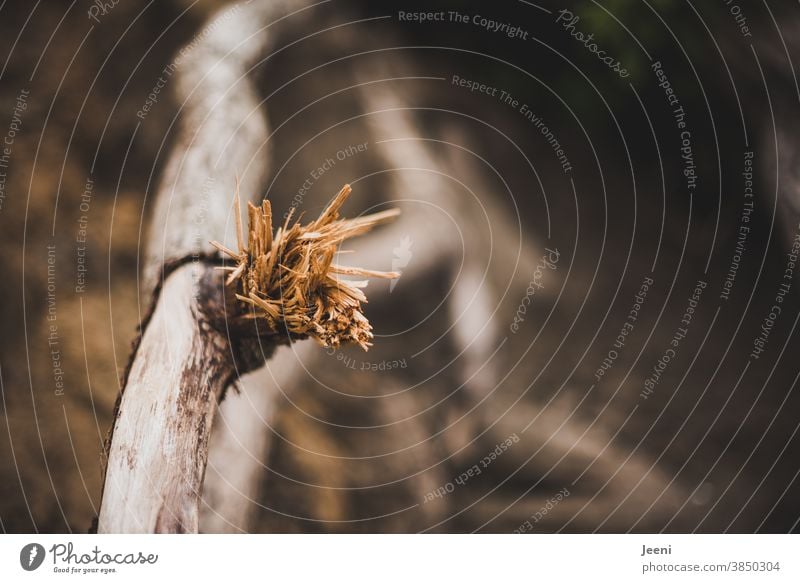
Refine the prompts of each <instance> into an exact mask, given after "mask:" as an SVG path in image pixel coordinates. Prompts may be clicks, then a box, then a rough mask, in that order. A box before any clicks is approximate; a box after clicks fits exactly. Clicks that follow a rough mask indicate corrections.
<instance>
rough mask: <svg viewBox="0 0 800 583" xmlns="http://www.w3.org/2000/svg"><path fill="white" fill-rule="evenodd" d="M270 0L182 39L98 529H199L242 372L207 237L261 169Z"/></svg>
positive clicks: (252, 189)
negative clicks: (170, 144) (222, 403)
mask: <svg viewBox="0 0 800 583" xmlns="http://www.w3.org/2000/svg"><path fill="white" fill-rule="evenodd" d="M275 8H276V7H275V5H274V4H273V3H270V2H266V1H261V2H243V3H240V4H237V5H234V6H233V7H232V8H229V9H227V10H226V11H224V12H223V13H221V14H220V15H219V16H218V17H217V18H216V20H215V21H214V22H212V23H211V24H209V25H208V26H207V27H206V28H205V29H204V30H203V32H202V33H201V34H200V35H198V37H197V39H196V40H195V41H193V42H192V43H190V45H189V46H190V47H191V48H190V50H189V51H188V52H187V53H185V54H183V55H182V60H181V63H180V67H179V70H178V71H177V72H176V74H175V83H176V89H177V94H178V102H179V103H180V104H181V111H180V116H181V117H180V121H179V130H178V137H177V140H176V145H175V146H174V149H173V150H172V153H171V154H170V156H169V159H168V161H167V165H166V169H165V173H164V176H163V179H162V181H161V183H160V186H159V188H158V190H157V192H156V194H155V203H154V207H155V208H154V213H153V224H152V226H151V229H150V232H149V237H148V240H147V245H146V258H145V265H144V268H143V291H144V293H145V294H149V293H150V292H151V291H152V290H156V291H155V293H156V294H157V297H156V299H155V301H156V303H155V307H154V311H153V313H152V316H151V317H150V319H149V321H147V322H145V323H144V324H143V331H142V336H141V339H140V343H139V346H138V348H137V350H136V352H135V354H134V356H133V362H132V364H131V367H130V370H129V372H128V375H127V379H126V384H125V388H124V392H123V394H122V396H121V400H120V402H119V406H118V410H117V414H116V419H115V424H114V427H113V430H112V434H111V438H110V445H109V451H108V461H107V466H106V476H105V482H104V488H103V498H102V503H101V508H100V515H99V519H98V531H99V532H105V533H110V532H120V533H121V532H197V531H198V528H199V518H198V516H199V496H200V490H201V487H202V483H203V478H204V474H205V467H206V460H207V449H208V439H209V435H210V432H211V427H212V422H213V418H214V414H215V410H216V407H217V402H218V400H219V398H220V397H221V396H222V394H223V391H224V390H225V388H226V386H227V385H228V384H229V383H230V382H231V381H232V379H233V378H234V377H235V376H236V375H237V374H239V373H240V372H246V371H245V370H241V364H242V363H236V362H234V359H233V357H232V353H234V352H235V351H236V348H233V349H232V348H231V346H230V341H229V340H230V339H229V337H228V335H227V330H225V327H224V326H219V325H218V323H217V322H212V321H211V320H212V319H213V317H212V318H209V317H208V311H209V302H211V303H214V302H220V299H219V298H218V297H216V296H215V294H218V293H219V288H218V282H219V279H218V277H216V275H217V274H215V273H214V271H213V266H212V265H211V264H210V263H208V262H207V261H206V258H207V257H208V255H209V254H210V252H211V247H210V245H209V241H210V240H212V239H217V240H222V241H224V242H228V243H231V244H233V241H234V240H235V229H234V228H233V225H234V224H235V221H233V220H232V216H231V209H232V200H233V196H234V191H233V188H232V185H233V184H234V183H235V178H236V177H237V176H238V177H240V180H241V185H242V190H243V191H244V192H246V193H256V192H259V190H260V187H261V186H262V185H263V182H264V177H265V175H266V167H265V164H264V162H263V160H261V159H260V158H257V157H256V156H257V153H258V152H259V148H261V147H262V146H263V144H264V142H265V140H266V136H267V126H266V120H265V118H264V116H263V114H262V112H261V110H260V109H259V107H258V101H257V99H256V91H255V90H254V89H253V87H252V86H251V82H250V80H249V77H248V74H249V68H250V67H251V64H252V63H253V62H254V61H255V60H256V58H257V57H258V56H260V55H262V54H263V52H264V50H265V47H266V41H267V34H266V32H265V30H264V27H265V25H264V22H265V20H266V17H267V15H268V14H269V13H270V11H271V10H273V9H275ZM173 270H174V271H173ZM162 280H163V283H162V285H161V287H160V292H159V288H158V285H157V284H158V282H159V281H162ZM220 306H221V303H217V304H215V306H214V308H217V309H219V308H220ZM265 352H266V353H267V354H268V353H269V352H270V348H269V347H267V348H266V349H265ZM247 366H249V365H247ZM237 367H238V370H237Z"/></svg>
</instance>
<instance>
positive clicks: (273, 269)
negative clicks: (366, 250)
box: [212, 184, 399, 350]
mask: <svg viewBox="0 0 800 583" xmlns="http://www.w3.org/2000/svg"><path fill="white" fill-rule="evenodd" d="M351 191H352V189H351V188H350V185H347V184H346V185H345V186H344V187H343V188H342V189H341V190H340V191H339V193H338V194H337V195H336V196H335V197H334V198H333V200H332V201H331V202H330V203H329V204H328V206H327V207H326V208H325V210H324V211H323V212H322V214H320V216H319V218H318V219H316V220H315V221H312V222H310V223H307V224H305V225H301V224H300V219H297V220H295V221H293V220H292V219H293V214H294V209H292V211H291V212H290V213H289V215H288V216H287V218H286V221H285V222H284V224H283V226H282V227H280V228H278V230H277V231H275V233H274V234H273V229H272V206H271V204H270V201H269V200H264V201H263V202H262V203H261V206H254V205H252V204H250V203H248V209H247V210H248V213H247V214H248V219H249V227H248V237H247V243H246V244H245V242H244V233H243V228H242V224H241V218H240V212H239V196H238V192H237V195H236V197H235V199H234V201H235V206H236V209H235V214H236V233H237V237H238V245H239V250H238V251H233V250H231V249H228V248H227V247H225V246H224V245H222V244H220V243H218V242H216V241H213V242H212V244H213V245H214V246H215V247H216V248H217V249H219V250H220V251H222V252H223V253H224V254H226V255H228V256H229V257H231V258H232V259H234V260H235V261H236V266H235V267H222V268H221V269H224V270H228V271H230V274H229V275H228V278H227V280H226V282H225V283H226V285H227V286H234V288H235V295H236V298H237V299H238V300H239V301H240V302H241V308H242V310H241V313H240V317H242V318H249V319H255V320H256V321H257V322H261V323H263V324H266V327H267V328H268V330H269V332H271V333H273V334H278V335H280V334H287V335H288V336H290V337H299V338H305V337H312V338H315V339H317V340H318V341H319V342H320V343H321V344H322V345H323V346H326V347H334V348H335V347H338V346H340V345H341V344H343V343H346V342H354V343H356V344H358V345H359V346H361V347H362V348H363V349H364V350H367V349H368V347H369V346H371V345H372V343H371V340H372V338H373V336H372V326H371V325H370V323H369V321H368V320H367V318H366V316H365V315H364V313H363V311H362V306H361V304H362V303H366V301H367V298H366V296H365V295H364V292H363V291H362V289H363V288H365V287H366V286H367V279H363V280H355V281H354V280H348V279H344V278H342V277H341V276H348V275H350V276H360V277H362V278H371V277H381V278H389V279H391V278H395V277H398V276H399V273H396V272H384V271H372V270H368V269H361V268H358V267H345V266H342V265H338V264H336V263H334V262H333V261H334V258H335V256H336V253H337V252H338V250H339V245H340V244H341V243H342V242H343V241H344V240H346V239H349V238H351V237H356V236H358V235H362V234H364V233H366V232H368V231H370V230H371V229H372V228H373V227H375V226H376V225H379V224H381V223H384V222H386V221H389V220H391V219H393V218H394V217H396V216H397V215H398V214H399V211H398V210H397V209H393V210H388V211H384V212H379V213H375V214H371V215H367V216H363V217H357V218H354V219H340V218H339V210H340V209H341V207H342V205H343V204H344V202H345V201H346V200H347V198H348V197H349V196H350V193H351Z"/></svg>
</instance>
